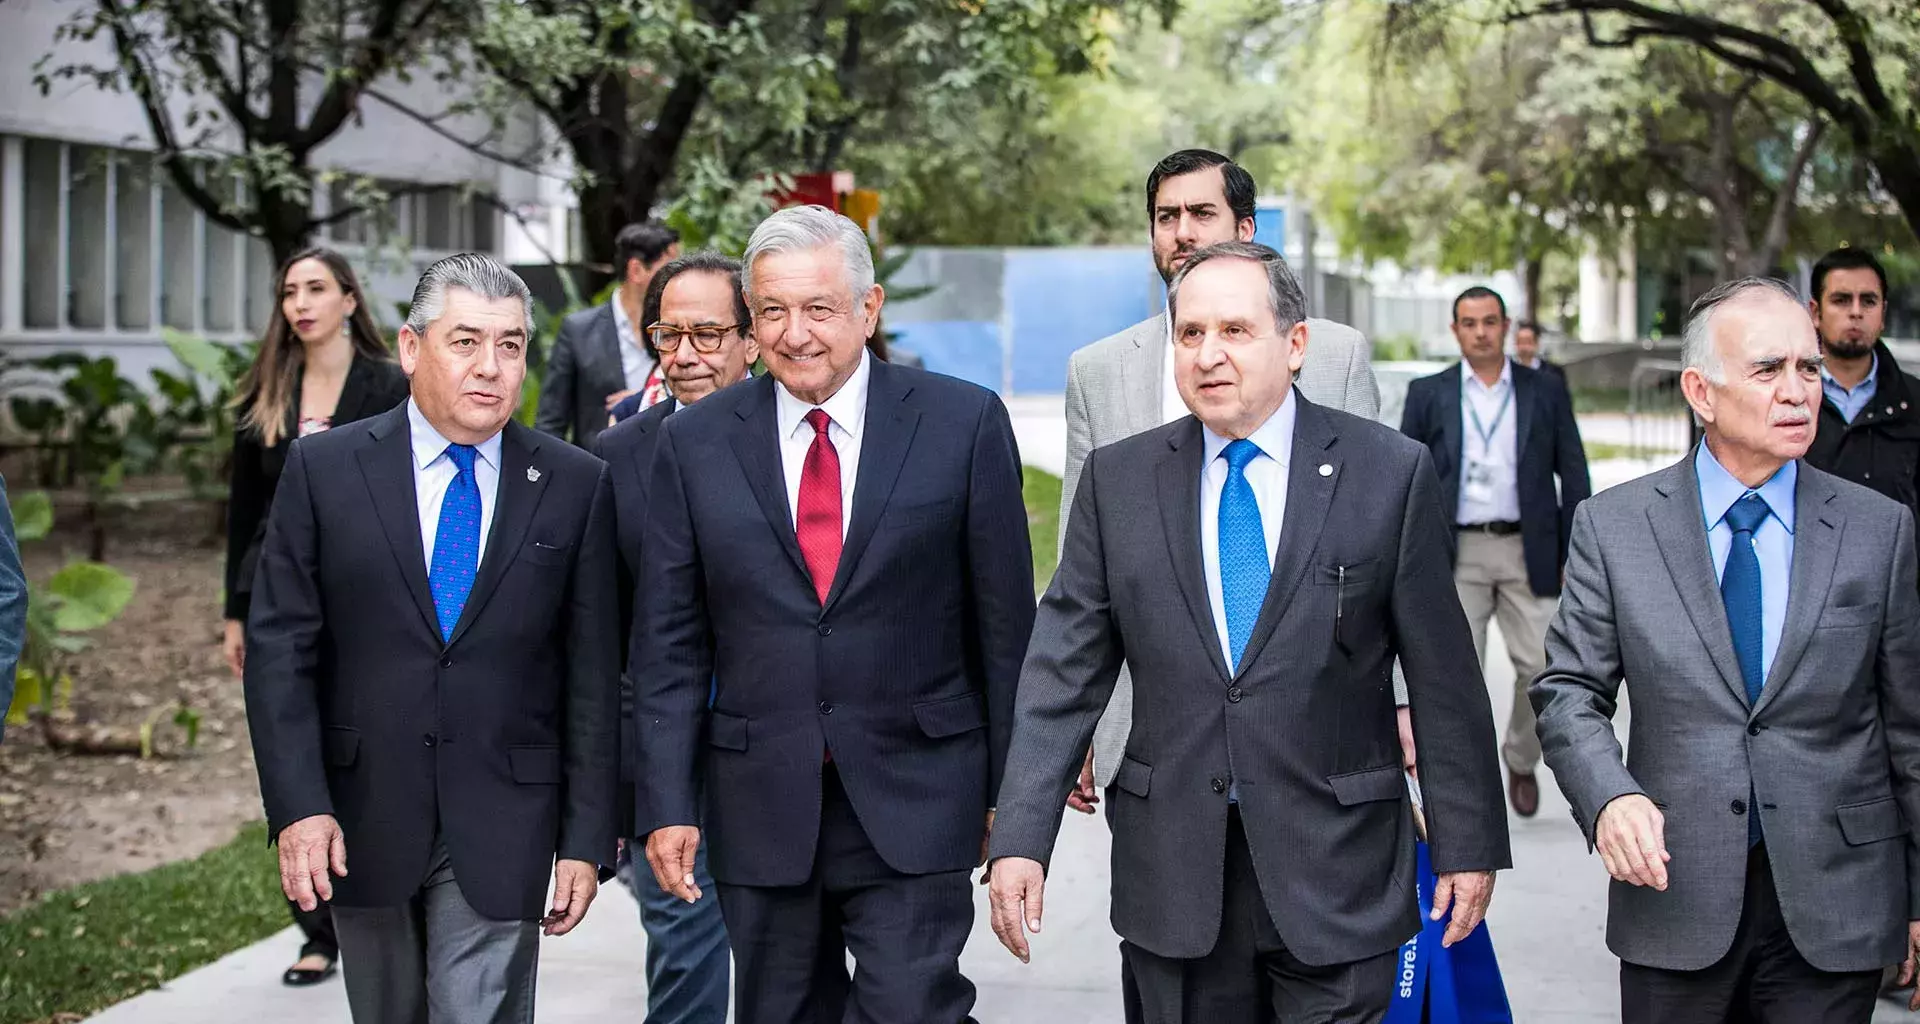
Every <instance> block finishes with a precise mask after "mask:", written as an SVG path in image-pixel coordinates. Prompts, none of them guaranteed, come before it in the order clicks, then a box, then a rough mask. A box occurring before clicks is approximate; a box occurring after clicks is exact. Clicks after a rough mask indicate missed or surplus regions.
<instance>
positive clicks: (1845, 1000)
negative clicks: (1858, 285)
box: [1531, 278, 1920, 1024]
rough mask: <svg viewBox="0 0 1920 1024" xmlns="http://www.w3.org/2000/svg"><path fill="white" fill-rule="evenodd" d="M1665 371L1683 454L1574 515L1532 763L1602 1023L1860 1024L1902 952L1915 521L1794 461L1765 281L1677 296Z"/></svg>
mask: <svg viewBox="0 0 1920 1024" xmlns="http://www.w3.org/2000/svg"><path fill="white" fill-rule="evenodd" d="M1684 357H1685V361H1686V370H1685V372H1684V374H1683V375H1682V377H1681V386H1682V388H1683V390H1684V391H1685V393H1686V397H1687V402H1688V404H1689V405H1691V406H1692V408H1693V411H1694V414H1695V415H1696V416H1697V417H1698V418H1699V420H1700V422H1701V424H1702V426H1703V429H1704V433H1705V443H1704V444H1703V445H1702V446H1701V447H1699V448H1698V449H1696V450H1695V452H1694V454H1693V455H1692V456H1691V457H1689V458H1687V459H1686V460H1684V461H1682V462H1681V463H1679V464H1678V465H1675V466H1673V467H1671V468H1669V469H1666V470H1663V471H1661V472H1659V473H1655V474H1652V475H1650V476H1647V477H1643V478H1642V479H1640V480H1636V481H1634V482H1632V483H1629V484H1626V485H1624V486H1621V487H1616V488H1614V489H1612V490H1610V491H1607V492H1606V493H1603V494H1601V495H1599V496H1597V497H1594V498H1591V499H1589V500H1588V501H1586V502H1585V503H1584V504H1582V505H1581V506H1580V508H1579V510H1578V512H1577V513H1576V514H1575V518H1574V526H1573V540H1572V551H1571V553H1570V555H1569V557H1568V559H1567V570H1566V589H1565V593H1564V595H1563V597H1562V599H1561V604H1560V611H1559V614H1558V616H1557V617H1556V618H1555V619H1554V622H1553V625H1552V627H1551V628H1550V629H1549V631H1548V633H1547V658H1548V665H1547V670H1546V671H1545V672H1544V673H1543V674H1541V676H1540V677H1539V678H1538V679H1537V680H1535V681H1534V684H1533V687H1532V689H1531V697H1532V700H1533V706H1534V709H1535V711H1536V712H1537V713H1538V715H1539V731H1540V739H1541V745H1542V747H1543V748H1544V750H1545V754H1546V760H1547V764H1548V766H1549V767H1551V768H1552V769H1553V773H1554V776H1555V777H1556V779H1558V781H1559V783H1560V788H1561V790H1562V791H1563V792H1565V793H1566V795H1567V799H1568V802H1569V803H1571V804H1572V805H1573V815H1574V818H1575V820H1577V821H1578V822H1579V824H1580V827H1581V828H1582V829H1583V830H1584V831H1585V832H1586V834H1587V837H1588V841H1589V843H1590V844H1591V845H1592V846H1594V847H1595V848H1597V849H1598V850H1599V852H1600V856H1601V858H1602V860H1603V861H1604V862H1605V863H1606V866H1607V870H1608V872H1609V873H1610V874H1611V875H1612V876H1613V878H1614V885H1613V888H1612V892H1611V898H1610V901H1609V908H1608V919H1607V943H1608V945H1609V946H1610V947H1611V948H1612V949H1613V951H1614V952H1615V953H1616V954H1618V955H1619V956H1620V959H1621V961H1622V964H1621V972H1620V990H1621V1009H1622V1018H1623V1019H1624V1020H1625V1021H1627V1022H1629V1024H1664V1022H1681V1021H1685V1022H1694V1021H1721V1020H1741V1021H1748V1020H1752V1021H1759V1022H1763V1024H1772V1022H1780V1024H1786V1022H1794V1024H1799V1022H1808V1021H1835V1022H1839V1021H1861V1022H1864V1021H1866V1020H1868V1019H1869V1017H1871V1015H1872V1013H1873V1002H1874V995H1875V991H1876V989H1877V987H1878V982H1879V979H1880V973H1881V969H1882V968H1883V967H1885V966H1887V965H1890V964H1894V963H1898V962H1901V961H1902V960H1903V958H1904V965H1903V968H1902V974H1903V975H1905V976H1908V977H1910V976H1911V975H1912V973H1913V969H1914V959H1913V950H1914V948H1915V946H1916V944H1920V845H1916V834H1915V832H1914V829H1913V824H1914V823H1915V822H1916V821H1920V601H1917V600H1916V596H1915V580H1914V535H1913V516H1912V514H1911V513H1910V512H1908V510H1907V509H1906V508H1905V507H1904V506H1902V505H1899V504H1898V503H1896V502H1893V501H1891V500H1889V499H1887V498H1884V497H1881V496H1880V495H1877V494H1874V493H1873V492H1871V491H1868V490H1866V489H1865V488H1861V487H1856V486H1854V485H1852V484H1849V483H1846V482H1844V481H1842V480H1840V479H1838V478H1836V477H1832V476H1829V475H1827V474H1825V473H1822V472H1820V471H1819V470H1816V469H1813V468H1812V467H1810V466H1808V465H1806V464H1805V463H1804V462H1802V461H1800V459H1801V457H1802V456H1803V455H1804V454H1805V453H1806V450H1807V446H1808V445H1809V444H1810V443H1812V440H1813V433H1814V416H1815V414H1816V411H1817V409H1818V405H1819V402H1820V348H1819V343H1818V340H1817V339H1816V337H1815V334H1814V328H1813V323H1812V321H1811V320H1810V319H1809V318H1808V316H1807V313H1806V310H1805V308H1804V307H1803V306H1802V305H1801V304H1800V302H1799V299H1798V297H1797V296H1795V295H1794V294H1793V293H1792V292H1791V291H1790V290H1789V289H1788V288H1787V287H1786V286H1785V285H1783V284H1780V283H1779V282H1776V281H1770V280H1763V279H1759V278H1749V279H1746V280H1741V281H1735V282H1733V283H1731V284H1727V285H1723V286H1721V287H1719V288H1716V289H1714V290H1713V291H1711V292H1709V293H1708V294H1706V295H1705V296H1702V297H1701V299H1700V300H1699V301H1698V302H1696V303H1695V304H1694V308H1693V310H1692V312H1691V314H1690V316H1689V319H1688V323H1687V326H1686V332H1685V340H1684ZM1623 678H1624V679H1627V680H1631V686H1632V691H1633V703H1634V714H1633V719H1632V735H1631V736H1630V740H1629V743H1628V753H1627V754H1626V757H1625V760H1624V763H1623V761H1622V753H1621V746H1620V741H1619V739H1618V738H1617V737H1616V736H1615V734H1614V731H1613V724H1612V721H1611V719H1612V717H1613V713H1614V709H1615V707H1616V705H1617V703H1618V699H1619V688H1620V683H1621V681H1622V679H1623ZM1916 1003H1917V1004H1920V1000H1916ZM1916 1008H1920V1005H1917V1006H1916Z"/></svg>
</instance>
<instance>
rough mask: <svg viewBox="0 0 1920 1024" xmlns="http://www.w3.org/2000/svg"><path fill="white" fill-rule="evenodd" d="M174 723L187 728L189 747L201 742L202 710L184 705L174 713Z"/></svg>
mask: <svg viewBox="0 0 1920 1024" xmlns="http://www.w3.org/2000/svg"><path fill="white" fill-rule="evenodd" d="M173 724H174V725H177V726H179V727H180V728H181V729H184V730H186V733H187V747H188V749H192V748H193V747H196V746H198V745H199V744H200V712H198V711H195V710H194V709H192V708H190V707H187V706H185V705H182V706H181V708H180V710H178V711H176V712H174V713H173Z"/></svg>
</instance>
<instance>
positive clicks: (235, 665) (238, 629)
mask: <svg viewBox="0 0 1920 1024" xmlns="http://www.w3.org/2000/svg"><path fill="white" fill-rule="evenodd" d="M220 653H221V654H223V655H226V658H227V668H228V669H229V670H230V671H232V672H233V678H235V679H239V678H241V677H242V676H243V675H245V674H246V669H247V624H246V623H244V622H241V621H240V620H239V619H228V620H227V621H226V623H225V624H224V625H222V627H221V629H220Z"/></svg>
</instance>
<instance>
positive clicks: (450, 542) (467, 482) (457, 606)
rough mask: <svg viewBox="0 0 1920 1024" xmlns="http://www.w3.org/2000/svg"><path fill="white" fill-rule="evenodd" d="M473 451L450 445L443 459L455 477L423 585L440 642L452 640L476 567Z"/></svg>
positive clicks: (442, 507)
mask: <svg viewBox="0 0 1920 1024" xmlns="http://www.w3.org/2000/svg"><path fill="white" fill-rule="evenodd" d="M474 454H475V451H474V447H473V446H472V445H470V444H450V445H448V446H447V458H449V459H452V460H453V464H454V466H456V467H457V468H458V469H459V473H458V474H456V475H455V476H454V478H453V482H452V483H450V484H448V485H447V496H446V497H445V498H444V499H443V500H442V501H441V502H440V528H439V530H438V531H437V532H435V533H434V535H433V569H432V571H431V572H429V573H428V575H427V582H428V583H429V584H430V585H431V586H432V588H433V610H434V613H435V614H436V615H438V616H439V618H440V640H441V642H442V643H448V642H451V641H452V640H453V627H454V626H456V625H458V624H459V622H460V612H461V610H462V609H464V608H465V607H466V606H467V594H468V593H470V592H471V591H472V590H473V573H474V570H475V569H477V568H478V567H479V565H480V485H479V484H478V483H477V482H475V480H474V478H473V457H474Z"/></svg>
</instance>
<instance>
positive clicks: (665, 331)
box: [647, 324, 746, 353]
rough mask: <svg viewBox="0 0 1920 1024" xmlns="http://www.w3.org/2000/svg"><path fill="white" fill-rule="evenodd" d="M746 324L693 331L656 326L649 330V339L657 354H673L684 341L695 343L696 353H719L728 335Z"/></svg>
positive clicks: (694, 329)
mask: <svg viewBox="0 0 1920 1024" xmlns="http://www.w3.org/2000/svg"><path fill="white" fill-rule="evenodd" d="M745 326H746V325H745V324H728V325H726V326H725V327H695V328H692V329H687V328H681V327H671V326H668V325H667V324H654V325H653V326H652V327H649V328H647V337H648V338H650V339H651V340H652V341H653V348H654V351H656V352H661V353H667V352H672V351H674V350H675V349H677V348H679V347H680V342H681V341H682V340H690V341H692V342H693V350H694V351H695V352H708V353H712V352H718V351H720V346H722V345H724V344H726V343H727V335H729V334H732V333H734V332H735V331H738V330H739V329H740V328H742V327H745Z"/></svg>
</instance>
